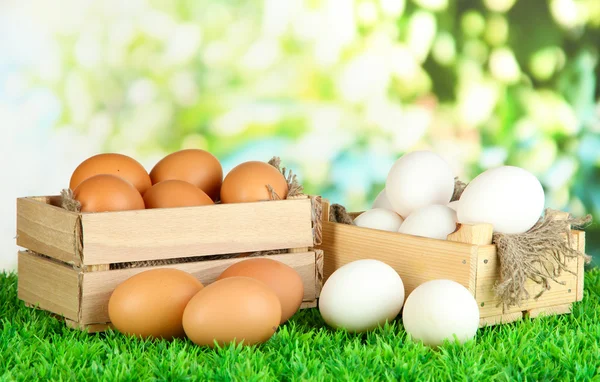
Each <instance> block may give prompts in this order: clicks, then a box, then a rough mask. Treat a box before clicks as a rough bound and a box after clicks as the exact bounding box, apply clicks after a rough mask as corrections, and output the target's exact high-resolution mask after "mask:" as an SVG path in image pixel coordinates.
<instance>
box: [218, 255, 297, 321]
mask: <svg viewBox="0 0 600 382" xmlns="http://www.w3.org/2000/svg"><path fill="white" fill-rule="evenodd" d="M236 276H245V277H251V278H253V279H256V280H259V281H262V282H263V283H265V284H266V285H267V286H268V287H269V288H271V289H272V290H273V291H274V292H275V294H276V295H277V297H278V298H279V302H280V303H281V324H283V323H284V322H286V321H287V320H289V319H290V317H292V316H293V315H294V314H295V313H296V312H297V311H298V309H300V305H301V304H302V299H303V297H304V283H303V282H302V277H300V275H299V274H298V272H296V270H295V269H294V268H292V267H290V266H288V265H286V264H284V263H282V262H280V261H276V260H273V259H267V258H255V259H248V260H242V261H240V262H239V263H235V264H233V265H231V266H229V267H228V268H227V269H226V270H225V271H224V272H223V273H221V275H220V276H219V277H218V278H217V280H221V279H225V278H228V277H236Z"/></svg>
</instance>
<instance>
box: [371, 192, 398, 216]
mask: <svg viewBox="0 0 600 382" xmlns="http://www.w3.org/2000/svg"><path fill="white" fill-rule="evenodd" d="M371 208H384V209H386V210H390V211H394V207H392V204H391V203H390V200H389V199H388V198H387V195H386V194H385V188H384V189H383V190H381V192H380V193H379V194H378V195H377V197H376V198H375V201H374V202H373V206H372V207H371Z"/></svg>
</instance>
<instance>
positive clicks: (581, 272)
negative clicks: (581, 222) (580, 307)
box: [573, 231, 585, 301]
mask: <svg viewBox="0 0 600 382" xmlns="http://www.w3.org/2000/svg"><path fill="white" fill-rule="evenodd" d="M573 234H574V236H575V237H576V238H577V249H578V250H579V252H581V253H585V231H573ZM584 281H585V259H584V258H583V257H579V259H578V260H577V295H576V297H575V301H581V300H583V289H584V288H583V286H584Z"/></svg>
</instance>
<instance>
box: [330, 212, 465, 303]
mask: <svg viewBox="0 0 600 382" xmlns="http://www.w3.org/2000/svg"><path fill="white" fill-rule="evenodd" d="M319 248H320V249H322V250H323V251H324V253H325V262H324V280H325V281H326V280H327V278H328V277H329V276H330V275H331V274H332V273H333V272H334V271H335V270H336V269H338V268H340V267H341V266H343V265H344V264H347V263H349V262H352V261H355V260H360V259H377V260H381V261H383V262H385V263H387V264H389V265H390V266H391V267H392V268H394V269H395V270H396V271H397V272H398V274H400V276H401V277H402V281H403V283H404V288H405V295H406V296H408V295H409V294H410V292H412V291H413V290H414V289H415V288H416V287H417V286H418V285H420V284H422V283H423V282H426V281H429V280H433V279H451V280H454V281H456V282H459V283H461V284H462V285H464V286H465V287H466V288H469V289H470V290H472V291H474V287H475V283H474V280H475V275H474V272H475V271H474V269H473V267H472V264H473V263H474V262H475V259H476V250H477V246H475V245H470V244H464V243H456V242H449V241H443V240H433V239H428V238H422V237H416V236H410V235H403V234H398V233H395V232H385V231H378V230H373V229H368V228H361V227H356V226H351V225H345V224H339V223H331V222H324V223H323V244H322V245H321V246H320V247H319Z"/></svg>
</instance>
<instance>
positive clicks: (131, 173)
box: [69, 153, 152, 194]
mask: <svg viewBox="0 0 600 382" xmlns="http://www.w3.org/2000/svg"><path fill="white" fill-rule="evenodd" d="M100 174H109V175H115V176H118V177H120V178H123V179H125V180H127V181H128V182H129V183H131V184H133V186H134V187H135V188H137V190H138V191H139V192H140V194H143V193H144V192H145V191H146V190H147V189H148V188H150V186H152V183H151V181H150V175H148V172H147V171H146V169H145V168H144V166H142V165H141V164H140V163H139V162H138V161H136V160H135V159H133V158H131V157H128V156H127V155H122V154H112V153H107V154H98V155H94V156H93V157H90V158H88V159H86V160H84V161H83V162H81V164H80V165H79V166H77V168H76V169H75V171H74V172H73V175H71V181H70V183H69V188H71V190H75V188H76V187H77V186H78V185H79V184H81V182H83V181H84V180H86V179H88V178H91V177H92V176H94V175H100Z"/></svg>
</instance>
